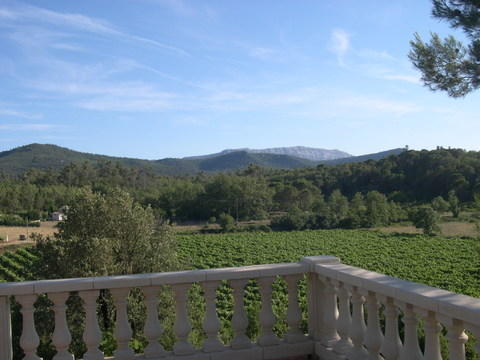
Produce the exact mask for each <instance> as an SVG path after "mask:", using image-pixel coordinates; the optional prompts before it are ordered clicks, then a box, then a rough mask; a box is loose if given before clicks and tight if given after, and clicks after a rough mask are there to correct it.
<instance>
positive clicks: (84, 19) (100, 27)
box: [0, 5, 189, 56]
mask: <svg viewBox="0 0 480 360" xmlns="http://www.w3.org/2000/svg"><path fill="white" fill-rule="evenodd" d="M0 18H3V19H5V20H12V21H20V20H22V21H29V22H33V23H46V24H50V25H55V26H61V27H63V28H68V29H73V30H77V31H81V32H89V33H93V34H97V35H102V36H110V37H116V38H119V39H121V40H127V41H136V42H141V43H145V44H149V45H151V46H155V47H158V48H161V49H164V50H168V51H170V52H174V53H177V54H179V55H184V56H185V55H189V53H188V52H187V51H185V50H184V49H181V48H179V47H176V46H172V45H169V44H165V43H162V42H159V41H157V40H154V39H149V38H145V37H141V36H137V35H133V34H130V33H127V32H125V31H122V30H121V29H119V28H117V27H116V26H114V25H112V24H111V23H109V22H108V21H106V20H103V19H98V18H94V17H89V16H86V15H82V14H71V13H61V12H56V11H52V10H48V9H45V8H40V7H36V6H31V5H22V6H18V7H15V8H0Z"/></svg>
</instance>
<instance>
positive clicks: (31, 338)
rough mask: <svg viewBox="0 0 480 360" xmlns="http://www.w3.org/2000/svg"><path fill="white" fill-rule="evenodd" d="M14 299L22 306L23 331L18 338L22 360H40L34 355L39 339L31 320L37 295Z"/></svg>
mask: <svg viewBox="0 0 480 360" xmlns="http://www.w3.org/2000/svg"><path fill="white" fill-rule="evenodd" d="M16 299H17V301H18V302H19V303H20V305H22V309H21V312H22V317H23V321H22V324H23V331H22V336H21V337H20V346H21V347H22V349H23V351H24V353H25V357H24V358H23V360H41V358H40V357H38V356H37V354H36V352H37V347H38V345H39V344H40V339H39V337H38V334H37V331H36V330H35V323H34V319H33V312H34V308H33V304H34V303H35V301H37V295H22V296H17V297H16Z"/></svg>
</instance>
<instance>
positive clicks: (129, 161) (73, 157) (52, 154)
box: [0, 144, 404, 175]
mask: <svg viewBox="0 0 480 360" xmlns="http://www.w3.org/2000/svg"><path fill="white" fill-rule="evenodd" d="M267 150H268V149H267ZM403 150H404V149H396V150H393V151H394V152H395V153H398V152H400V151H403ZM389 154H390V152H385V153H378V154H371V155H366V156H363V157H349V158H348V159H349V160H347V161H343V162H355V161H359V159H361V160H367V159H378V158H381V157H383V156H386V155H389ZM85 161H87V162H89V163H91V164H92V165H98V164H99V163H104V162H114V163H118V164H120V165H121V166H124V167H128V168H134V169H141V170H148V171H151V172H153V173H156V174H160V175H193V174H196V173H199V172H201V171H203V172H219V171H233V170H240V169H244V168H246V167H247V166H248V165H250V164H254V165H259V166H261V167H264V168H271V169H298V168H305V167H311V166H315V165H317V164H319V163H321V162H319V161H312V160H308V159H303V158H299V157H294V156H290V155H285V154H271V153H253V152H249V151H232V152H222V153H219V154H217V155H215V156H208V157H201V156H200V157H193V158H183V159H174V158H167V159H161V160H142V159H133V158H123V157H112V156H105V155H97V154H89V153H83V152H78V151H73V150H70V149H67V148H63V147H60V146H56V145H43V144H30V145H25V146H21V147H18V148H15V149H12V150H9V151H4V152H0V172H2V173H4V174H6V175H20V174H22V173H24V172H26V171H28V170H30V169H37V170H47V169H51V170H54V171H58V170H61V169H63V168H64V167H65V166H66V165H68V164H70V163H77V164H79V163H83V162H85Z"/></svg>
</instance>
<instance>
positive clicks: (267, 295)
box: [258, 277, 280, 346]
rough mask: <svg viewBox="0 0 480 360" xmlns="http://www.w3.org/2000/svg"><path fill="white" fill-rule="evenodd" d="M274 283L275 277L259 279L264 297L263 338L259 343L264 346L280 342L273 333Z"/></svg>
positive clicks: (261, 321)
mask: <svg viewBox="0 0 480 360" xmlns="http://www.w3.org/2000/svg"><path fill="white" fill-rule="evenodd" d="M274 281H275V278H274V277H264V278H260V279H258V285H259V286H260V295H261V296H262V309H261V311H260V327H261V336H260V338H259V339H258V343H259V344H260V345H262V346H270V345H277V344H278V343H279V342H280V339H279V338H278V337H277V336H276V335H275V334H274V333H273V326H274V325H275V315H274V314H273V310H272V284H273V282H274Z"/></svg>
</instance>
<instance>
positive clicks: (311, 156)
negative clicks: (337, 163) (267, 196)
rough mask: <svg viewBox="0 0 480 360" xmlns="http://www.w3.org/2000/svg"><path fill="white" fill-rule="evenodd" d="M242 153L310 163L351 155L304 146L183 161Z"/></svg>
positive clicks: (224, 152) (251, 150)
mask: <svg viewBox="0 0 480 360" xmlns="http://www.w3.org/2000/svg"><path fill="white" fill-rule="evenodd" d="M239 151H244V152H247V153H251V154H276V155H288V156H295V157H298V158H301V159H307V160H311V161H323V160H335V159H341V158H346V157H352V156H353V155H351V154H349V153H346V152H344V151H340V150H336V149H335V150H327V149H319V148H312V147H306V146H290V147H277V148H267V149H249V148H240V149H226V150H223V151H220V152H218V153H215V154H208V155H200V156H189V157H185V158H183V159H187V160H198V159H200V160H201V159H209V158H213V157H217V156H220V155H226V154H230V153H233V152H239Z"/></svg>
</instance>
